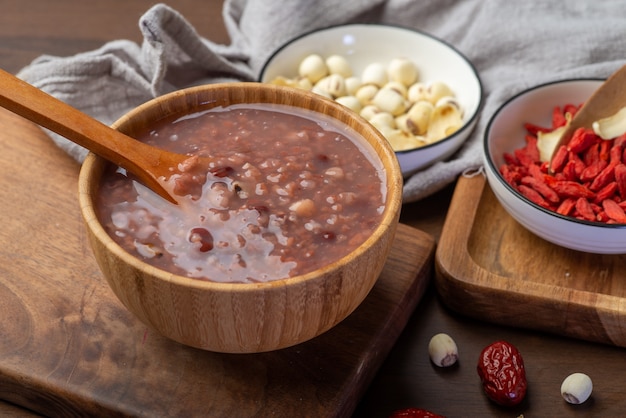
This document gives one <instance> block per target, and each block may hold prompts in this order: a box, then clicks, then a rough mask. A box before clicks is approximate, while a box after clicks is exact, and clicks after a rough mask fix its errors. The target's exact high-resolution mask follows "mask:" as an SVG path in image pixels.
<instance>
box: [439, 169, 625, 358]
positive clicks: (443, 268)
mask: <svg viewBox="0 0 626 418" xmlns="http://www.w3.org/2000/svg"><path fill="white" fill-rule="evenodd" d="M436 268H437V288H438V290H439V293H440V294H441V295H442V298H443V301H444V303H446V304H447V305H448V306H449V307H450V308H452V309H454V310H455V311H457V312H460V313H463V314H465V315H469V316H471V317H473V318H478V319H482V320H487V321H491V322H495V323H500V324H506V325H508V326H515V327H521V328H529V329H534V330H539V331H545V332H550V333H554V334H558V335H565V336H568V337H574V338H581V339H584V340H589V341H596V342H602V343H606V344H614V345H617V346H621V347H626V282H625V281H624V271H625V269H626V255H597V254H590V253H584V252H579V251H574V250H569V249H567V248H563V247H559V246H557V245H554V244H551V243H549V242H547V241H545V240H543V239H541V238H539V237H537V236H536V235H534V234H532V233H530V232H529V231H527V230H526V229H525V228H523V227H522V226H521V225H520V224H518V223H517V222H516V221H515V220H514V219H513V218H512V217H511V216H510V215H509V214H508V213H507V212H506V211H505V210H504V208H503V207H502V206H501V205H500V204H499V202H498V201H497V199H496V198H495V195H494V194H493V193H492V192H491V189H490V188H489V187H488V185H486V182H485V180H484V179H483V178H482V177H480V176H479V177H476V178H473V179H469V178H461V179H459V181H458V184H457V188H456V191H455V194H454V198H453V199H452V202H451V204H450V209H449V211H448V217H447V219H446V223H445V227H444V231H443V233H442V235H441V239H440V242H439V246H438V250H437V255H436Z"/></svg>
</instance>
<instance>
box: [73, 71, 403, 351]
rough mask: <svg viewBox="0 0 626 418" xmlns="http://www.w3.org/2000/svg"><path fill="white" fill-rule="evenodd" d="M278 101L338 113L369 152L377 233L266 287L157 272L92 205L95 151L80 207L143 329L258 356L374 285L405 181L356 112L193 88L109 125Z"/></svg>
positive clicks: (281, 97) (221, 88) (270, 90)
mask: <svg viewBox="0 0 626 418" xmlns="http://www.w3.org/2000/svg"><path fill="white" fill-rule="evenodd" d="M238 103H278V104H283V105H290V106H295V107H302V108H306V109H311V110H313V111H316V112H320V113H322V114H325V115H329V116H332V117H334V118H336V119H338V120H340V121H342V122H343V123H345V124H346V125H348V126H350V127H352V128H353V129H354V130H355V131H356V132H357V133H358V134H360V135H361V136H362V138H363V140H364V141H367V142H368V143H370V144H371V145H372V147H373V148H374V150H375V152H376V153H377V154H378V156H379V157H380V160H381V162H382V165H383V167H384V169H385V171H386V174H387V182H386V183H387V184H386V199H387V202H386V205H385V209H384V213H383V215H382V220H381V222H380V224H379V225H378V226H377V227H376V229H375V230H374V232H373V233H372V235H371V236H370V237H369V238H368V239H367V240H366V241H365V242H364V243H363V244H361V245H360V246H359V247H358V248H357V249H356V250H354V251H353V252H352V253H350V254H348V255H347V256H345V257H343V258H342V259H340V260H338V261H336V262H334V263H332V264H330V265H327V266H325V267H323V268H320V269H318V270H316V271H313V272H311V273H308V274H304V275H301V276H296V277H291V278H288V279H282V280H277V281H273V282H264V283H253V284H252V283H251V284H243V283H218V282H211V281H205V280H198V279H194V278H189V277H184V276H180V275H175V274H172V273H169V272H167V271H164V270H160V269H157V268H155V267H153V266H151V265H148V264H147V263H145V262H143V261H141V260H139V259H138V258H136V257H134V256H133V255H131V254H129V253H128V252H126V251H125V250H124V249H122V248H121V247H120V246H119V245H118V244H117V243H115V242H114V241H113V240H112V238H111V237H110V236H109V235H108V234H107V232H106V231H105V230H104V228H103V226H102V225H101V224H100V222H99V220H98V218H97V216H96V211H95V208H94V198H95V196H96V192H97V189H98V187H99V183H100V178H101V176H102V173H103V171H104V168H105V167H106V166H107V165H108V164H109V163H108V162H106V161H105V160H103V159H101V158H100V157H97V156H95V155H93V154H90V155H89V156H88V157H87V159H86V160H85V162H84V164H83V166H82V169H81V172H80V177H79V200H80V207H81V212H82V215H83V217H84V220H85V223H86V227H87V231H88V237H89V240H90V243H91V245H92V248H93V251H94V254H95V257H96V260H97V262H98V264H99V266H100V268H101V270H102V272H103V273H104V276H105V278H106V280H107V282H108V283H109V285H110V286H111V289H112V290H113V292H114V293H115V294H116V295H117V297H118V298H119V300H120V301H121V302H122V303H123V304H124V305H125V306H126V308H127V309H128V310H130V311H131V312H132V313H133V314H135V315H136V316H137V318H139V319H140V320H141V321H142V322H143V323H145V324H146V325H148V326H150V327H152V328H154V329H155V330H156V331H158V332H159V333H161V334H162V335H164V336H166V337H168V338H171V339H173V340H175V341H178V342H180V343H182V344H185V345H189V346H193V347H197V348H201V349H206V350H210V351H216V352H227V353H252V352H264V351H271V350H276V349H280V348H284V347H289V346H293V345H295V344H298V343H301V342H304V341H307V340H309V339H311V338H314V337H316V336H317V335H320V334H321V333H323V332H325V331H327V330H328V329H330V328H331V327H333V326H335V325H336V324H337V323H339V322H340V321H342V320H343V319H344V318H346V317H347V316H348V315H349V314H350V313H351V312H353V311H354V310H355V309H356V308H357V306H358V305H359V304H360V303H361V302H362V301H363V299H365V297H366V296H367V294H368V292H369V291H370V290H371V288H372V287H373V285H374V283H375V282H376V280H377V278H378V276H379V274H380V272H381V270H382V268H383V266H384V264H385V261H386V259H387V255H388V252H389V250H390V247H391V243H392V241H393V237H394V234H395V230H396V226H397V223H398V217H399V213H400V207H401V198H402V175H401V171H400V167H399V165H398V162H397V160H396V157H395V155H394V152H393V150H392V149H391V148H390V146H389V145H388V143H387V141H386V140H385V139H384V138H383V137H382V136H381V134H380V133H379V132H378V131H377V130H376V129H375V128H373V127H372V126H371V125H369V124H368V123H367V122H365V121H364V120H363V119H361V118H360V117H358V116H356V115H355V114H354V112H352V111H349V110H348V109H347V108H345V107H343V106H341V105H339V104H336V103H334V102H332V101H330V100H327V99H324V98H322V97H320V96H318V95H315V94H312V93H308V92H304V91H300V90H295V89H290V88H284V87H277V86H270V85H264V84H260V83H226V84H213V85H206V86H201V87H194V88H190V89H187V90H183V91H177V92H174V93H171V94H169V95H166V96H163V97H159V98H157V99H154V100H152V101H150V102H148V103H146V104H144V105H142V106H140V107H138V108H136V109H134V110H132V111H131V112H129V113H128V114H127V115H125V116H123V117H122V118H120V119H119V120H118V121H117V122H116V123H115V124H113V127H114V128H116V129H118V130H120V131H122V132H124V133H126V134H128V135H131V136H132V135H133V133H135V132H139V131H143V130H144V129H145V128H146V127H149V126H150V125H151V124H152V123H154V122H155V121H157V120H159V119H161V118H163V117H165V116H167V115H171V114H173V113H174V114H180V113H183V114H184V113H192V112H194V111H195V110H197V109H198V108H199V106H200V105H202V106H203V109H206V106H207V104H210V106H226V105H232V104H238Z"/></svg>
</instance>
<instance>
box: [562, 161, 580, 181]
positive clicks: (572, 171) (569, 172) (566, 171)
mask: <svg viewBox="0 0 626 418" xmlns="http://www.w3.org/2000/svg"><path fill="white" fill-rule="evenodd" d="M561 173H563V176H564V178H565V180H571V181H575V180H578V176H577V175H576V162H574V161H572V160H569V161H568V162H567V164H565V167H563V171H561Z"/></svg>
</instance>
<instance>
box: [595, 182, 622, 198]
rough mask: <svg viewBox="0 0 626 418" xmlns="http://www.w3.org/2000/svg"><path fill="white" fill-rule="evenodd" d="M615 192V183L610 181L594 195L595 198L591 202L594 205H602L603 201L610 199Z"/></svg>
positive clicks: (616, 188) (616, 189)
mask: <svg viewBox="0 0 626 418" xmlns="http://www.w3.org/2000/svg"><path fill="white" fill-rule="evenodd" d="M617 191H618V187H617V182H614V181H612V182H610V183H609V184H607V185H606V186H604V187H603V188H602V189H600V191H598V192H597V193H596V197H595V198H594V200H593V201H594V202H595V203H602V201H603V200H605V199H610V198H611V197H613V196H615V194H616V193H617Z"/></svg>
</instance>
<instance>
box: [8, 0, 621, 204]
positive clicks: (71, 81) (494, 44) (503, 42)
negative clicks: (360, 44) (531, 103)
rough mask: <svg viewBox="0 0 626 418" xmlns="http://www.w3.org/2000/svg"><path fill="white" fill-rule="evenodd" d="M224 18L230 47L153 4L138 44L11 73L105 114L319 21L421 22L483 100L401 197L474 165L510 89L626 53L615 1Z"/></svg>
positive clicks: (359, 3)
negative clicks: (452, 144) (471, 127)
mask: <svg viewBox="0 0 626 418" xmlns="http://www.w3.org/2000/svg"><path fill="white" fill-rule="evenodd" d="M198 12H199V13H201V12H202V10H198ZM223 17H224V20H225V25H226V28H227V31H228V33H229V35H230V38H231V43H230V44H229V45H221V44H216V43H215V42H212V41H211V40H209V39H205V38H203V37H202V36H200V35H199V33H201V32H202V28H198V31H196V29H195V28H193V27H192V26H191V25H190V24H189V23H188V22H187V21H186V20H185V18H184V17H183V16H181V15H180V14H179V13H178V12H176V11H175V10H174V9H172V8H170V7H168V6H167V5H164V4H158V5H155V6H154V7H152V8H151V9H150V10H148V11H147V12H146V13H145V14H144V15H143V16H142V17H141V19H140V21H139V28H140V30H141V32H142V34H143V37H144V40H143V43H142V45H137V44H136V43H133V42H130V41H125V40H116V41H112V42H110V43H107V44H106V45H104V46H102V47H101V48H100V49H98V50H95V51H90V52H85V53H81V54H78V55H75V56H71V57H53V56H42V57H40V58H38V59H37V60H35V61H34V62H33V63H32V64H31V65H29V66H28V67H26V68H24V69H23V70H22V71H20V73H19V74H18V76H19V77H21V78H22V79H24V80H26V81H27V82H29V83H31V84H33V85H35V86H36V87H39V88H41V89H42V90H44V91H47V92H48V93H50V94H52V95H54V96H56V97H58V98H60V99H62V100H64V101H65V102H67V103H69V104H70V105H72V106H74V107H76V108H78V109H81V110H83V111H85V112H87V113H89V114H91V115H92V116H94V117H96V118H98V119H100V120H101V121H103V122H104V123H107V124H110V123H112V122H113V121H115V120H116V119H117V118H118V117H119V116H121V115H122V114H124V113H125V112H127V111H128V110H130V109H132V108H133V107H135V106H137V105H138V104H140V103H142V102H144V101H146V100H149V99H151V98H153V97H156V96H159V95H161V94H164V93H167V92H170V91H172V90H175V89H180V88H184V87H188V86H192V85H197V84H202V83H211V82H219V81H226V80H243V81H251V80H256V79H257V77H258V75H259V72H260V70H261V68H262V65H263V63H264V62H265V60H266V59H267V58H268V57H269V56H270V55H271V53H272V52H273V51H274V50H275V49H276V48H278V47H279V46H280V45H281V44H282V43H284V42H285V41H287V40H289V39H290V38H292V37H294V36H297V35H299V34H302V33H304V32H308V31H311V30H313V29H316V28H320V27H324V26H329V25H335V24H340V23H348V22H382V23H388V24H394V25H402V26H406V27H411V28H415V29H419V30H421V31H424V32H427V33H430V34H432V35H434V36H436V37H438V38H441V39H443V40H445V41H447V42H448V43H450V44H452V45H454V46H455V47H456V48H457V49H458V50H460V51H461V52H462V53H463V54H465V55H466V56H467V57H468V58H469V59H470V60H471V61H472V62H473V64H474V65H475V67H476V69H477V71H478V72H479V75H480V77H481V79H482V81H483V84H484V88H485V92H484V95H485V104H484V107H483V110H482V115H481V117H480V119H479V121H478V124H477V127H476V130H475V131H474V133H473V135H472V136H471V138H470V140H469V141H468V142H467V143H466V144H465V145H464V146H463V147H462V149H461V150H460V151H459V152H457V153H456V154H455V155H454V156H453V157H451V158H450V159H449V160H448V161H445V162H440V163H437V164H434V165H433V166H431V167H429V168H427V169H425V170H423V171H421V172H418V173H416V174H414V175H412V176H411V177H409V178H407V179H406V180H405V186H404V202H405V203H408V202H413V201H417V200H419V199H422V198H424V197H426V196H429V195H431V194H433V193H435V192H437V191H438V190H440V189H442V188H444V187H445V186H446V185H448V184H450V183H452V182H454V181H455V179H456V178H457V177H458V176H459V175H461V174H462V173H464V172H465V171H469V170H472V169H477V168H479V167H480V166H481V139H482V135H483V133H484V130H485V127H486V124H487V122H488V120H489V117H490V116H491V115H492V114H493V112H494V111H495V110H496V109H497V107H498V106H499V105H500V104H502V103H503V102H504V101H505V100H506V99H507V98H509V97H510V96H511V95H513V94H515V93H517V92H519V91H521V90H523V89H525V88H528V87H531V86H534V85H536V84H539V83H543V82H548V81H554V80H559V79H566V78H572V77H601V78H605V77H607V76H608V75H610V74H611V73H612V72H614V71H615V70H617V69H618V68H619V67H620V66H622V65H623V64H624V62H625V61H624V59H625V58H626V56H625V54H624V51H625V49H626V48H625V46H626V36H625V35H626V12H624V6H623V2H622V1H621V0H613V1H608V0H606V1H595V2H591V1H589V0H570V1H568V2H558V1H552V0H528V1H509V0H456V1H455V0H418V1H415V0H389V1H383V0H355V1H345V0H322V1H309V0H292V1H281V0H226V1H225V3H224V8H223ZM51 137H52V139H53V140H54V141H55V142H56V143H57V144H58V145H59V146H60V147H62V148H63V149H64V150H66V151H67V152H68V153H69V154H70V155H72V156H73V157H74V158H75V159H76V160H77V161H79V162H80V161H82V160H83V158H84V157H85V155H86V151H85V150H84V149H82V148H81V147H78V146H76V145H74V144H72V143H70V142H69V141H67V140H65V139H64V138H61V137H59V136H57V135H55V134H51Z"/></svg>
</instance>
